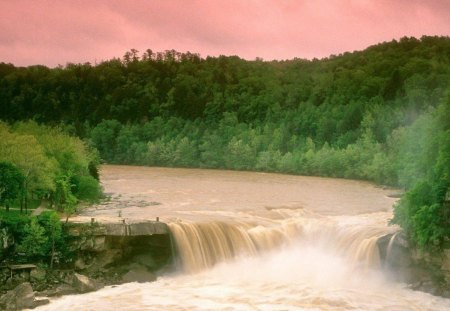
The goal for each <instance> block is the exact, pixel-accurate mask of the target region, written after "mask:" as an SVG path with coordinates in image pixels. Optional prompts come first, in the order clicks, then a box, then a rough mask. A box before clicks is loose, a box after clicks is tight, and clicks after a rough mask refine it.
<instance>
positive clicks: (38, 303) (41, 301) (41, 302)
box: [33, 298, 50, 308]
mask: <svg viewBox="0 0 450 311" xmlns="http://www.w3.org/2000/svg"><path fill="white" fill-rule="evenodd" d="M49 303H50V300H49V299H47V298H39V299H36V300H35V301H34V304H33V308H37V307H39V306H44V305H47V304H49Z"/></svg>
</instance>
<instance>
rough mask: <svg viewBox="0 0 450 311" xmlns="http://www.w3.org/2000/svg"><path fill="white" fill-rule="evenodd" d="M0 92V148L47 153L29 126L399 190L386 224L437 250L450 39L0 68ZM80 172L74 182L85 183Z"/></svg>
mask: <svg viewBox="0 0 450 311" xmlns="http://www.w3.org/2000/svg"><path fill="white" fill-rule="evenodd" d="M0 94H1V96H0V118H1V120H3V121H4V122H7V123H8V124H12V125H11V126H10V128H9V127H8V126H7V125H2V127H1V128H0V130H1V131H2V132H1V133H0V135H1V137H2V140H3V137H9V136H8V135H29V133H35V134H36V135H37V136H36V138H35V140H36V143H37V144H41V145H43V147H42V146H41V147H40V148H43V149H44V151H45V148H47V147H46V146H45V144H46V139H45V138H42V137H41V136H45V135H46V134H45V132H47V131H48V133H51V132H52V131H55V130H54V129H51V128H49V127H41V129H42V131H40V130H38V129H39V128H40V127H39V126H38V125H37V124H45V125H47V126H59V128H62V129H63V130H64V132H65V133H68V134H71V135H76V136H78V137H80V138H81V139H83V140H85V141H86V142H87V144H89V146H90V148H92V149H94V148H95V149H97V150H98V152H99V154H100V157H101V158H102V159H103V160H104V161H105V162H108V163H120V164H140V165H151V166H179V167H207V168H227V169H238V170H261V171H272V172H283V173H290V174H304V175H318V176H333V177H344V178H356V179H365V180H370V181H374V182H377V183H379V184H385V185H393V186H400V187H402V188H405V189H406V190H407V191H408V192H407V194H406V195H405V196H404V197H403V198H402V199H401V201H400V203H399V204H398V205H397V206H396V207H395V217H394V219H393V222H395V223H398V224H400V225H401V226H402V227H403V228H404V229H405V230H406V232H407V233H408V234H409V236H410V238H411V240H412V241H414V242H415V243H417V244H418V245H420V246H421V247H424V248H442V247H443V246H445V244H446V243H448V241H449V239H450V211H449V210H450V208H449V206H448V202H446V197H447V200H448V195H449V194H448V188H449V185H450V38H448V37H422V38H421V39H416V38H406V37H405V38H402V39H401V40H399V41H396V40H394V41H391V42H386V43H381V44H378V45H374V46H371V47H369V48H367V49H366V50H364V51H358V52H352V53H344V54H341V55H332V56H330V57H328V58H325V59H321V60H318V59H313V60H305V59H293V60H286V61H263V60H262V59H256V60H254V61H248V60H244V59H241V58H239V57H237V56H219V57H206V58H202V57H200V56H199V55H198V54H193V53H178V52H176V51H173V50H170V51H165V52H157V53H155V52H153V51H152V50H150V49H149V50H147V51H145V52H143V53H139V52H138V51H136V50H134V49H132V50H131V51H129V52H127V53H126V54H125V55H124V56H123V57H122V58H120V59H119V58H117V59H112V60H107V61H103V62H101V63H99V64H95V65H92V64H89V63H86V64H67V65H66V66H60V67H57V68H47V67H45V66H29V67H15V66H14V65H12V64H5V63H1V64H0ZM24 120H33V122H28V123H22V122H19V121H24ZM17 122H19V123H17ZM35 122H36V123H35ZM58 131H59V132H58V133H59V134H58V135H63V134H62V130H58ZM13 133H16V134H13ZM39 133H40V134H39ZM40 135H41V136H40ZM48 135H50V136H51V135H53V134H48ZM64 135H66V134H64ZM18 137H19V136H18ZM71 139H75V138H71ZM1 143H2V142H0V144H1ZM75 145H76V144H75ZM2 148H3V147H2ZM77 150H80V149H77ZM0 153H1V152H0ZM47 154H48V151H47ZM0 160H4V158H2V156H1V155H0ZM6 160H8V159H6ZM92 161H94V160H93V159H91V160H90V162H92ZM88 162H89V161H88ZM88 162H86V163H87V164H89V163H88ZM94 162H95V161H94ZM94 162H93V163H94ZM86 163H84V164H83V165H82V167H83V170H84V173H82V174H81V175H80V176H88V175H87V173H86V172H87V171H86V169H87V170H89V167H88V166H89V165H88V166H86ZM50 166H51V164H49V167H50ZM49 170H51V169H50V168H49ZM67 171H70V172H71V174H74V172H76V170H72V169H69V170H67ZM48 176H52V177H49V178H50V179H51V180H53V183H52V182H49V184H48V189H50V190H51V191H50V193H53V194H54V195H56V192H55V190H54V189H56V188H55V187H56V185H58V183H57V182H56V181H60V183H61V182H63V181H64V178H66V179H65V180H68V179H67V178H69V179H70V180H72V181H73V184H74V185H75V187H74V195H76V193H77V192H76V191H81V190H76V189H79V187H80V186H76V182H78V183H80V182H81V181H82V180H84V182H88V180H87V179H86V178H85V177H83V178H84V179H83V178H81V177H77V178H78V179H77V178H75V177H74V176H78V175H71V176H69V177H67V176H68V175H67V174H66V175H65V173H63V174H61V173H58V172H57V173H55V172H53V173H49V175H48ZM64 176H66V177H64ZM77 180H78V181H77ZM81 184H82V183H81ZM52 187H53V188H52ZM35 190H36V191H35V192H36V193H37V192H38V189H37V188H36V189H35ZM89 191H93V192H95V191H94V190H92V189H91V190H89ZM44 192H45V191H44ZM47 192H48V191H47ZM81 192H83V191H81Z"/></svg>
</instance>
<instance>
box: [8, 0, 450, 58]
mask: <svg viewBox="0 0 450 311" xmlns="http://www.w3.org/2000/svg"><path fill="white" fill-rule="evenodd" d="M0 3H1V5H2V10H1V11H0V29H1V30H0V61H4V62H12V63H14V64H17V65H30V64H46V65H49V66H56V65H58V64H65V63H66V62H87V61H89V62H94V61H95V60H97V61H100V60H104V59H109V58H112V57H120V56H121V55H123V54H124V52H125V51H127V50H129V49H131V48H136V49H138V50H140V51H144V50H145V49H147V48H151V49H153V50H154V51H163V50H166V49H176V50H179V51H188V50H189V51H191V52H198V53H200V54H201V55H202V56H206V55H220V54H225V55H239V56H241V57H244V58H247V59H254V58H255V57H257V56H258V57H263V58H264V59H286V58H293V57H304V58H312V57H325V56H328V55H330V54H338V53H341V52H344V51H352V50H356V49H363V48H365V47H367V46H368V45H371V44H375V43H378V42H381V41H387V40H391V39H393V38H400V37H402V36H405V35H406V36H417V37H420V36H422V35H450V1H448V0H428V1H420V0H396V1H394V0H299V1H294V0H247V1H243V0H208V1H203V0H189V1H188V0H164V1H156V0H155V1H150V0H148V1H144V0H136V1H126V0H109V1H108V0H96V1H86V0H77V1H73V0H60V1H51V0H41V1H33V0H15V1H7V0H0Z"/></svg>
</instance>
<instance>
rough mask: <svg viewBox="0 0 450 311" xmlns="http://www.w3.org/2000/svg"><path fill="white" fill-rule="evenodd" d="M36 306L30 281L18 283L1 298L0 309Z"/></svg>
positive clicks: (19, 308)
mask: <svg viewBox="0 0 450 311" xmlns="http://www.w3.org/2000/svg"><path fill="white" fill-rule="evenodd" d="M34 307H35V297H34V291H33V288H32V287H31V284H30V283H28V282H25V283H22V284H20V285H18V286H17V287H16V288H14V289H13V290H10V291H8V292H7V293H6V294H5V295H4V296H3V297H1V298H0V309H2V310H22V309H26V308H34Z"/></svg>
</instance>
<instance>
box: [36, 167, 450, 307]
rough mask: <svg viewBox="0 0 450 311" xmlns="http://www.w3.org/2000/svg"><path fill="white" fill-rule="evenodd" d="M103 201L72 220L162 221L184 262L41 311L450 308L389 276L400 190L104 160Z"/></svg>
mask: <svg viewBox="0 0 450 311" xmlns="http://www.w3.org/2000/svg"><path fill="white" fill-rule="evenodd" d="M101 180H102V184H103V186H104V189H105V192H106V193H107V194H108V195H109V197H110V198H109V200H107V201H106V202H104V203H102V204H99V205H96V206H93V207H90V208H88V209H85V210H84V211H83V212H82V214H81V215H79V216H77V217H76V218H74V219H73V220H74V221H89V220H90V218H92V217H93V218H96V219H97V220H98V221H104V222H105V221H109V222H117V221H121V219H125V220H126V221H127V222H134V221H142V220H154V219H155V218H156V217H159V219H160V221H164V222H167V223H168V224H169V228H170V230H171V232H172V234H173V236H174V240H175V243H176V246H177V248H178V252H179V261H180V265H179V270H178V271H177V272H175V273H173V274H171V275H164V276H161V277H160V278H158V280H157V281H156V282H152V283H144V284H138V283H128V284H124V285H120V286H115V287H107V288H104V289H102V290H100V291H98V292H94V293H89V294H83V295H73V296H66V297H62V298H59V299H55V300H53V301H52V302H51V304H49V305H47V306H43V307H40V308H38V309H37V310H58V311H60V310H383V311H387V310H450V300H448V299H444V298H440V297H435V296H432V295H429V294H426V293H422V292H416V291H412V290H410V289H408V288H407V286H406V285H405V284H401V283H396V282H394V281H392V280H390V278H389V275H388V274H387V273H386V272H385V271H384V272H383V269H382V267H381V265H380V261H379V255H378V248H377V245H376V241H377V239H378V238H379V237H381V236H383V235H385V234H388V233H393V232H396V231H397V230H398V228H397V227H395V226H388V225H387V222H388V220H389V219H390V218H391V217H392V204H393V203H394V202H395V199H393V198H391V197H389V196H388V195H390V194H392V193H394V192H396V191H395V190H384V189H382V188H380V187H376V186H374V185H372V184H370V183H367V182H361V181H352V180H343V179H332V178H318V177H304V176H290V175H280V174H268V173H254V172H236V171H222V170H203V169H170V168H147V167H134V166H111V165H107V166H103V167H102V171H101Z"/></svg>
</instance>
